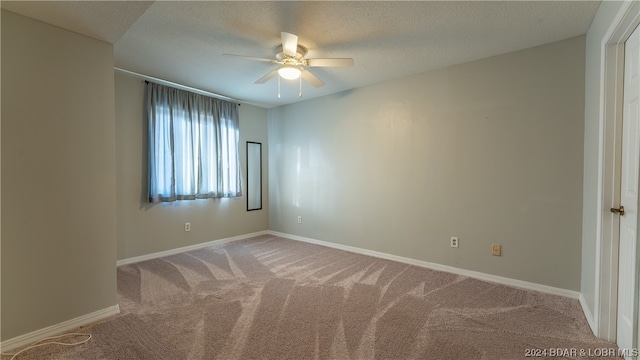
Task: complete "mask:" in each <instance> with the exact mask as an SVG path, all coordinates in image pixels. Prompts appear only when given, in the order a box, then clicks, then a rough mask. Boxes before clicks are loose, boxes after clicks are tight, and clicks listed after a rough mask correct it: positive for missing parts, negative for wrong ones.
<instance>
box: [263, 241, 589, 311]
mask: <svg viewBox="0 0 640 360" xmlns="http://www.w3.org/2000/svg"><path fill="white" fill-rule="evenodd" d="M268 233H269V234H271V235H275V236H280V237H283V238H287V239H291V240H297V241H303V242H307V243H311V244H316V245H322V246H327V247H331V248H334V249H339V250H345V251H349V252H353V253H358V254H363V255H369V256H373V257H377V258H381V259H387V260H393V261H398V262H401V263H405V264H410V265H416V266H420V267H424V268H429V269H433V270H439V271H444V272H448V273H453V274H457V275H463V276H467V277H470V278H474V279H478V280H484V281H490V282H494V283H498V284H503V285H509V286H513V287H517V288H521V289H527V290H533V291H539V292H542V293H546V294H553V295H559V296H564V297H569V298H572V299H579V298H580V295H581V294H580V293H579V292H577V291H573V290H567V289H562V288H557V287H553V286H548V285H542V284H537V283H532V282H528V281H522V280H517V279H512V278H508V277H503V276H497V275H491V274H486V273H482V272H478V271H472V270H465V269H460V268H457V267H453V266H448V265H441V264H436V263H431V262H427V261H422V260H416V259H411V258H407V257H403V256H397V255H391V254H386V253H383V252H379V251H373V250H367V249H362V248H358V247H354V246H348V245H342V244H336V243H332V242H328V241H323V240H316V239H311V238H307V237H303V236H297V235H291V234H286V233H281V232H278V231H271V230H269V231H268Z"/></svg>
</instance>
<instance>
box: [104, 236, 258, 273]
mask: <svg viewBox="0 0 640 360" xmlns="http://www.w3.org/2000/svg"><path fill="white" fill-rule="evenodd" d="M266 234H269V232H268V231H266V230H264V231H258V232H254V233H250V234H244V235H238V236H233V237H229V238H224V239H218V240H212V241H207V242H204V243H200V244H195V245H189V246H183V247H179V248H176V249H170V250H165V251H159V252H155V253H151V254H147V255H141V256H135V257H132V258H127V259H122V260H118V261H116V266H122V265H128V264H135V263H138V262H141V261H146V260H151V259H157V258H161V257H165V256H169V255H175V254H180V253H183V252H187V251H192V250H199V249H202V248H206V247H209V246H212V245H220V244H224V243H228V242H232V241H238V240H244V239H247V238H250V237H254V236H259V235H266Z"/></svg>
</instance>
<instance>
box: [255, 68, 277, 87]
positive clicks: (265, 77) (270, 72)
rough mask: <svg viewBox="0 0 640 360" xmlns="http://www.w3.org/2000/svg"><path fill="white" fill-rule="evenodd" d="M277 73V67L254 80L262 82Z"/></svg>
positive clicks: (257, 82) (258, 82)
mask: <svg viewBox="0 0 640 360" xmlns="http://www.w3.org/2000/svg"><path fill="white" fill-rule="evenodd" d="M276 75H278V69H274V70H271V71H269V72H268V73H267V75H265V76H263V77H261V78H260V79H258V80H256V84H264V83H266V82H267V81H269V80H270V79H271V78H272V77H274V76H276Z"/></svg>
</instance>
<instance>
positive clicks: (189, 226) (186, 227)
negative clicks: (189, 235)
mask: <svg viewBox="0 0 640 360" xmlns="http://www.w3.org/2000/svg"><path fill="white" fill-rule="evenodd" d="M184 231H191V223H190V222H186V223H184Z"/></svg>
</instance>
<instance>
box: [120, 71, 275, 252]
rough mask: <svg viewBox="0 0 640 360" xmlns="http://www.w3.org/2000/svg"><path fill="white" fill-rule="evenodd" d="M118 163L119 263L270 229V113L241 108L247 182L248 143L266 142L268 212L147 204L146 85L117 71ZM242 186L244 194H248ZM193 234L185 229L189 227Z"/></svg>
mask: <svg viewBox="0 0 640 360" xmlns="http://www.w3.org/2000/svg"><path fill="white" fill-rule="evenodd" d="M115 88H116V158H117V161H116V164H117V233H118V235H117V238H118V259H119V260H121V259H127V258H131V257H135V256H141V255H147V254H150V253H154V252H159V251H164V250H171V249H175V248H179V247H184V246H189V245H194V244H198V243H203V242H207V241H211V240H217V239H223V238H227V237H232V236H237V235H244V234H249V233H253V232H257V231H263V230H267V229H268V210H267V209H268V203H269V202H268V194H267V192H266V189H267V188H268V183H267V179H268V172H267V171H268V169H267V167H266V161H267V149H268V147H267V145H268V144H267V111H266V110H265V109H261V108H257V107H254V106H251V105H246V104H243V105H242V106H240V110H239V112H240V143H239V148H240V159H241V167H242V169H243V181H244V183H246V171H245V170H244V169H245V160H246V156H245V151H246V146H245V142H246V141H257V142H262V143H263V158H264V161H263V163H264V164H265V166H264V169H263V171H264V174H263V180H264V184H263V188H264V189H265V190H264V191H265V194H264V197H263V210H259V211H250V212H247V211H246V197H244V196H243V197H242V198H239V199H210V200H196V201H178V202H174V203H167V204H158V205H153V206H151V205H149V204H147V202H146V181H147V163H146V156H147V149H146V140H145V139H146V138H145V136H146V128H145V123H144V119H143V98H144V81H143V80H142V79H140V78H137V77H133V76H130V75H126V74H123V73H120V72H116V75H115ZM245 191H246V190H245V187H244V186H243V192H245ZM185 222H190V223H191V231H190V232H185V231H184V223H185Z"/></svg>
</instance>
